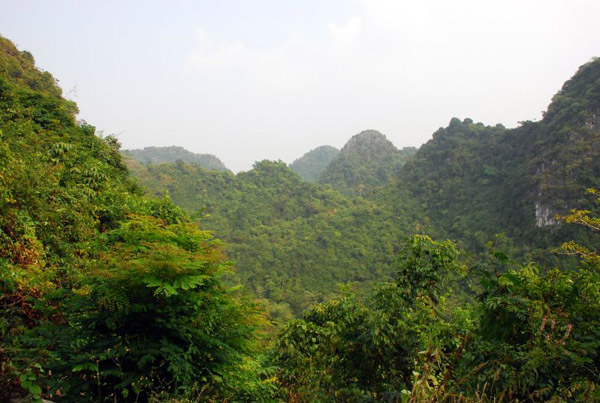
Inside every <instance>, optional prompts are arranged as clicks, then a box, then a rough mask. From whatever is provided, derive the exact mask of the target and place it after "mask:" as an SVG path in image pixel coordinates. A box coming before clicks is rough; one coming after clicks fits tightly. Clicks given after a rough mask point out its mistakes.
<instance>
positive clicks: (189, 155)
mask: <svg viewBox="0 0 600 403" xmlns="http://www.w3.org/2000/svg"><path fill="white" fill-rule="evenodd" d="M121 152H122V153H123V154H124V155H125V156H127V157H129V158H132V159H134V160H136V161H138V162H141V163H142V164H163V163H168V162H176V161H178V160H180V161H183V162H187V163H189V164H197V165H199V166H201V167H202V168H205V169H211V170H214V171H226V170H227V167H226V166H225V164H223V163H222V162H221V160H220V159H218V158H217V157H215V156H214V155H212V154H195V153H193V152H191V151H188V150H186V149H185V148H183V147H177V146H171V147H145V148H143V149H139V150H122V151H121Z"/></svg>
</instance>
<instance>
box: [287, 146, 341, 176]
mask: <svg viewBox="0 0 600 403" xmlns="http://www.w3.org/2000/svg"><path fill="white" fill-rule="evenodd" d="M339 152H340V150H338V149H337V148H335V147H332V146H320V147H317V148H315V149H314V150H310V151H309V152H307V153H306V154H304V155H303V156H302V157H300V158H298V159H297V160H295V161H294V162H292V163H291V164H290V169H291V170H292V171H294V172H296V173H297V174H298V175H299V176H300V177H301V178H302V179H304V180H305V181H308V182H317V180H318V179H319V177H320V176H321V174H322V173H323V171H325V168H327V165H329V163H330V162H331V160H332V159H333V158H334V157H335V156H336V155H338V154H339Z"/></svg>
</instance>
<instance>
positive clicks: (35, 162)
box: [0, 37, 266, 402]
mask: <svg viewBox="0 0 600 403" xmlns="http://www.w3.org/2000/svg"><path fill="white" fill-rule="evenodd" d="M76 112H77V107H76V105H75V104H74V103H73V102H70V101H68V100H65V99H64V98H63V97H62V96H61V90H60V89H59V87H58V86H57V85H56V83H55V80H54V78H53V77H52V76H51V75H50V74H49V73H47V72H42V71H40V70H37V69H36V68H35V66H34V59H33V57H32V55H31V54H30V53H28V52H20V51H18V50H17V49H16V48H15V46H14V45H13V44H12V43H11V42H10V41H8V40H7V39H4V38H2V37H0V368H1V370H0V400H1V401H9V399H10V398H12V397H18V396H25V397H27V398H28V399H29V400H30V401H35V402H39V401H41V397H42V396H43V397H46V398H52V399H53V400H54V399H58V400H61V401H74V402H75V401H76V402H83V401H90V402H97V401H147V400H149V399H158V400H162V398H159V396H160V394H161V393H164V394H167V393H173V394H181V393H183V392H184V391H186V392H185V393H191V394H200V393H202V394H204V395H206V396H212V397H214V398H218V397H219V396H220V398H222V399H225V398H234V396H244V395H245V394H247V395H248V396H252V393H258V392H256V390H254V389H253V388H257V387H258V388H260V387H262V385H263V383H262V381H261V380H260V379H259V378H258V373H256V372H253V370H252V369H250V368H251V367H252V365H254V364H253V363H254V362H255V361H254V358H253V356H252V354H253V353H252V351H253V349H254V348H255V347H256V345H257V344H256V340H257V337H256V335H255V329H257V328H259V327H261V326H262V325H261V324H262V323H264V320H263V319H262V316H261V313H260V312H259V311H258V310H257V309H256V307H255V306H254V305H253V304H252V303H249V302H247V301H246V300H245V299H244V298H243V297H242V296H241V295H239V293H237V294H236V293H235V292H231V291H228V290H227V289H226V288H225V287H224V286H223V285H222V284H221V281H220V276H221V275H222V273H223V272H224V271H227V270H228V268H229V263H228V262H227V260H226V258H225V255H224V253H223V250H222V244H221V243H220V241H218V240H216V239H215V238H214V237H213V235H212V234H211V233H209V232H206V231H202V230H200V229H199V228H198V227H197V225H195V224H194V223H193V222H192V221H191V220H190V218H189V217H188V216H187V215H186V214H185V213H184V212H183V211H182V210H181V209H180V208H178V207H176V206H175V205H174V204H173V203H171V202H170V201H168V200H165V199H153V200H152V199H147V198H144V197H142V196H141V192H140V191H139V189H138V186H137V185H136V183H135V182H134V181H133V180H132V179H131V178H130V175H129V173H128V171H127V169H126V168H125V166H124V164H123V163H122V160H121V154H120V153H119V144H118V142H117V141H116V140H115V139H114V138H112V137H104V138H102V137H99V136H97V135H96V134H95V130H94V127H92V126H90V125H88V124H85V123H78V122H77V121H76V120H75V114H76ZM200 381H201V384H200V383H199V382H200ZM265 387H266V386H265ZM261 394H262V393H259V394H258V395H261ZM165 396H166V395H165ZM255 396H256V395H255ZM247 398H248V399H249V400H252V399H253V398H252V397H247ZM237 399H238V398H234V400H237ZM29 400H28V401H29Z"/></svg>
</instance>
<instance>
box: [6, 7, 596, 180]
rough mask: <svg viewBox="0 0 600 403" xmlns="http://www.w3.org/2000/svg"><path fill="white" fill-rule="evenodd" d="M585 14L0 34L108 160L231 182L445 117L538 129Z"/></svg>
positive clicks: (582, 44) (29, 29)
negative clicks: (138, 156)
mask: <svg viewBox="0 0 600 403" xmlns="http://www.w3.org/2000/svg"><path fill="white" fill-rule="evenodd" d="M598 15H600V1H598V0H419V1H415V0H413V1H405V0H288V1H285V0H253V1H248V0H237V1H234V0H218V1H217V0H213V1H200V0H197V1H191V0H190V1H184V0H181V1H178V0H169V1H167V0H164V1H158V0H156V1H152V0H150V1H135V0H129V1H125V0H123V1H114V0H103V1H95V2H91V1H79V0H70V1H66V0H36V1H31V0H14V1H13V0H0V35H2V36H5V37H7V38H8V39H10V40H12V41H13V42H14V43H15V44H16V45H17V46H18V47H19V48H20V49H22V50H28V51H30V52H31V53H32V54H33V55H34V57H35V59H36V63H37V65H38V67H40V68H41V69H43V70H46V71H49V72H50V73H52V75H53V76H54V77H55V78H56V79H57V80H59V84H60V86H61V87H62V88H63V91H64V94H65V96H66V97H67V98H69V99H72V100H74V101H76V102H77V103H78V105H79V109H80V113H79V116H78V118H80V119H83V120H85V121H87V122H88V123H89V124H92V125H94V126H96V128H97V130H98V131H101V132H102V133H103V134H104V135H108V134H114V135H116V136H117V138H118V139H119V141H120V142H121V143H122V145H123V148H142V147H146V146H170V145H178V146H183V147H185V148H187V149H188V150H190V151H193V152H197V153H210V154H214V155H216V156H217V157H219V158H220V159H221V160H222V161H223V162H224V163H225V164H226V165H227V166H228V167H229V168H230V169H232V170H233V171H236V172H237V171H240V170H248V169H250V168H251V167H252V164H253V163H254V162H255V161H259V160H262V159H271V160H283V161H285V162H288V163H290V162H292V161H293V160H294V159H296V158H299V157H301V156H302V155H303V154H304V153H305V152H307V151H309V150H311V149H313V148H315V147H318V146H320V145H325V144H328V145H332V146H334V147H338V148H341V147H342V146H343V145H344V144H345V142H346V141H347V140H348V139H349V138H350V137H351V136H353V135H355V134H357V133H359V132H360V131H362V130H367V129H375V130H379V131H381V132H382V133H384V134H385V135H386V136H387V137H388V138H389V139H390V140H391V141H392V142H393V143H394V144H395V145H396V146H397V147H405V146H420V145H421V144H423V143H424V142H426V141H428V140H429V139H430V138H431V136H432V134H433V132H434V131H435V130H437V129H438V128H440V127H445V126H446V125H447V124H448V122H449V121H450V120H451V119H452V118H453V117H458V118H460V119H464V118H471V119H473V120H474V121H476V122H483V123H485V124H489V125H495V124H497V123H501V124H504V125H505V126H507V127H515V126H518V122H520V121H525V120H539V119H541V117H542V111H544V110H545V109H546V107H547V106H548V104H549V103H550V100H551V98H552V96H553V95H554V94H555V93H556V92H557V91H558V90H559V89H560V87H561V86H562V84H563V83H564V81H566V80H567V79H569V78H570V77H571V76H572V75H573V74H574V73H575V72H576V71H577V68H578V67H579V66H580V65H582V64H584V63H586V62H588V61H589V60H590V59H591V58H592V57H595V56H600V24H598Z"/></svg>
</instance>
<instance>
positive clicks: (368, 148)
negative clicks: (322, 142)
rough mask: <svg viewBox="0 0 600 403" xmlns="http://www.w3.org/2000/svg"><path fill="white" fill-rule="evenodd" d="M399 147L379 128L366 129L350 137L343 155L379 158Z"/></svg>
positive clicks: (394, 151)
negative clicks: (378, 129) (379, 130)
mask: <svg viewBox="0 0 600 403" xmlns="http://www.w3.org/2000/svg"><path fill="white" fill-rule="evenodd" d="M397 152H398V149H397V148H396V146H394V144H393V143H392V142H391V141H390V140H388V138H387V137H386V136H385V135H384V134H382V133H380V132H378V131H377V130H364V131H362V132H360V133H358V134H356V135H354V136H352V138H350V140H348V142H347V143H346V145H344V147H343V148H342V150H341V154H342V155H346V156H348V155H352V154H354V155H357V156H358V157H359V158H361V159H369V160H372V159H378V158H382V157H385V156H388V155H391V154H394V153H397Z"/></svg>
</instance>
